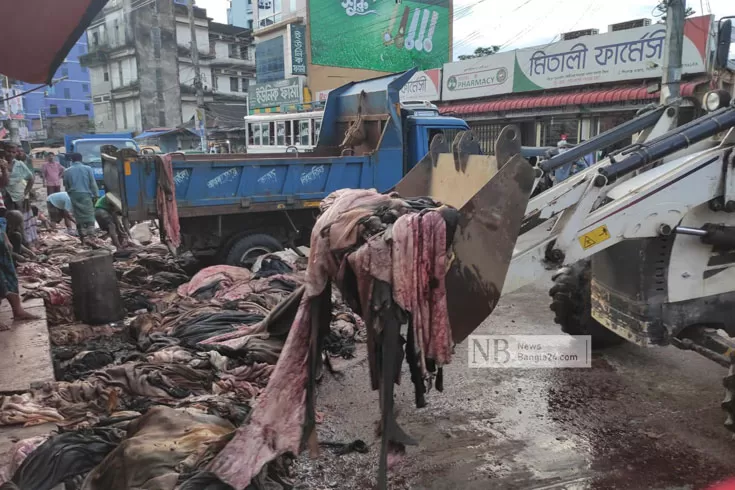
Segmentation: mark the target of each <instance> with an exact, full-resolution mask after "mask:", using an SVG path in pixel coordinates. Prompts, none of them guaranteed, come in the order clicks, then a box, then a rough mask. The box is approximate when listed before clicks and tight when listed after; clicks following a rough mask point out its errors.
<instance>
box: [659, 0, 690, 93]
mask: <svg viewBox="0 0 735 490" xmlns="http://www.w3.org/2000/svg"><path fill="white" fill-rule="evenodd" d="M664 1H665V2H666V7H667V8H666V44H665V50H664V61H663V63H664V67H663V68H664V70H663V76H662V78H661V103H662V104H669V103H670V102H671V101H672V100H673V99H677V98H679V97H680V91H679V85H680V83H681V53H682V50H683V49H684V22H685V18H684V17H685V12H686V0H664Z"/></svg>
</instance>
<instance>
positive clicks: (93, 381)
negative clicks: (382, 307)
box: [0, 235, 366, 490]
mask: <svg viewBox="0 0 735 490" xmlns="http://www.w3.org/2000/svg"><path fill="white" fill-rule="evenodd" d="M52 236H53V235H52ZM53 240H56V239H55V238H54V239H53ZM53 240H52V241H53ZM60 242H62V243H65V242H66V240H65V239H61V240H60ZM54 243H55V242H54ZM53 246H55V245H53ZM300 264H301V260H293V256H292V253H289V252H282V253H278V254H271V255H268V256H264V257H262V258H261V260H259V261H258V262H257V267H254V268H253V269H254V270H255V272H253V271H251V270H246V269H241V268H236V267H229V266H214V267H209V268H205V269H202V270H201V271H199V272H197V273H196V274H194V275H193V277H192V276H191V275H190V274H191V270H192V268H193V267H191V264H189V263H188V261H187V260H185V259H181V258H176V259H175V258H173V257H172V256H170V255H169V254H168V252H167V250H166V248H165V247H163V246H160V245H153V246H149V247H147V248H146V249H145V250H142V249H132V250H119V251H117V252H115V269H116V271H117V274H118V278H119V282H120V287H121V290H122V291H123V295H124V296H125V295H126V294H127V293H130V298H131V299H130V304H128V303H127V301H126V307H127V309H128V312H129V313H130V314H131V316H130V317H129V318H128V319H127V320H126V321H125V322H121V323H119V324H114V325H100V326H90V325H81V324H75V323H70V321H71V317H69V316H65V314H63V310H62V307H63V306H69V308H70V309H71V307H70V305H71V291H70V289H67V288H69V278H68V276H67V275H66V274H67V269H68V267H67V266H66V265H65V264H63V263H61V262H56V261H54V262H53V263H52V262H51V260H48V261H45V262H43V263H38V262H28V263H24V264H21V265H20V266H19V275H20V276H21V278H22V279H21V280H22V282H23V284H24V288H25V291H26V295H27V296H32V297H42V298H44V300H45V301H46V305H47V311H48V317H49V319H51V318H53V319H54V321H53V322H52V321H49V323H50V327H49V333H50V338H51V342H52V354H53V358H54V368H55V375H56V379H57V381H55V382H49V383H45V384H43V385H40V386H35V387H33V388H32V389H31V390H29V391H28V392H25V393H19V394H15V395H6V396H0V425H16V424H17V425H24V426H30V425H37V424H44V423H49V424H52V425H53V426H55V427H56V429H55V430H54V431H53V432H50V433H49V434H47V435H45V436H43V437H34V438H30V439H26V440H20V441H18V442H17V443H15V444H14V445H13V447H12V449H11V450H10V452H9V453H7V454H6V458H5V460H0V489H3V490H8V489H23V490H25V489H31V488H33V489H49V490H50V489H52V488H55V487H56V486H57V485H59V484H62V483H63V484H65V487H64V488H66V489H67V490H70V489H85V490H97V489H99V490H102V489H112V490H124V489H129V488H156V489H160V490H168V489H170V490H173V489H174V488H182V489H200V488H208V489H210V490H217V489H222V490H225V489H227V490H230V489H231V488H233V487H230V486H229V485H228V484H226V483H224V482H223V481H222V480H221V479H220V478H219V477H218V476H216V475H215V474H213V473H212V472H210V471H209V470H208V468H209V465H210V464H211V462H212V460H213V458H214V457H215V456H216V455H217V454H218V453H219V452H220V451H221V450H222V448H224V447H225V446H226V445H227V443H228V442H229V441H230V440H231V438H232V437H233V436H234V434H235V430H236V429H237V428H238V427H243V426H244V424H247V423H248V420H249V417H250V415H251V412H252V407H253V405H254V404H255V400H257V399H258V398H259V397H260V396H262V394H263V392H264V390H265V388H266V386H267V385H268V383H269V381H270V379H271V377H272V376H273V373H274V370H275V369H276V363H277V362H278V359H279V357H280V356H281V354H282V352H283V349H284V346H285V345H286V343H287V342H288V339H289V338H290V335H289V331H290V329H291V322H290V321H288V322H284V321H282V320H281V319H282V316H281V312H282V311H283V310H284V309H286V310H288V309H289V308H292V307H293V305H296V306H298V302H296V303H294V300H293V298H297V297H300V296H299V291H303V290H304V288H305V281H306V278H307V275H306V273H305V272H304V270H303V268H302V267H300ZM133 293H135V294H139V295H140V296H139V297H135V299H133ZM333 295H334V311H333V316H334V320H333V322H332V327H331V328H330V327H329V326H327V330H329V338H330V339H331V340H330V342H329V343H328V344H329V346H328V347H329V348H327V349H325V354H324V355H325V356H326V357H327V358H328V356H330V355H331V356H341V357H351V356H352V355H353V354H354V350H355V344H356V343H357V342H360V341H363V340H364V339H365V337H366V333H365V327H364V324H363V322H362V320H361V319H360V318H359V317H358V316H356V315H355V314H354V313H353V312H352V310H351V309H350V308H349V306H347V305H346V304H345V303H344V302H343V301H342V300H341V297H340V296H339V293H338V292H336V291H335V292H334V293H333ZM136 312H137V314H135V315H132V314H133V313H136ZM327 313H328V314H327V318H329V316H330V315H329V312H327ZM326 344H327V343H325V346H326ZM320 356H321V353H320ZM289 461H290V456H289V455H283V456H280V457H274V458H270V459H269V461H267V462H265V463H264V464H263V465H261V469H259V471H257V472H255V473H254V474H253V475H252V478H251V480H252V486H251V487H248V488H272V489H278V488H283V489H286V488H291V484H290V480H289V479H288V462H289ZM246 486H247V485H246ZM243 488H245V487H243Z"/></svg>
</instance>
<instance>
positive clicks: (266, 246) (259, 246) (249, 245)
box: [225, 233, 283, 268]
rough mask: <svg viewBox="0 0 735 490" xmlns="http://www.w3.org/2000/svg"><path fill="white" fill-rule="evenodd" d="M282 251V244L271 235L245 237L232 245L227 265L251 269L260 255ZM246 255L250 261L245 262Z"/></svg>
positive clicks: (258, 234) (259, 234) (226, 261)
mask: <svg viewBox="0 0 735 490" xmlns="http://www.w3.org/2000/svg"><path fill="white" fill-rule="evenodd" d="M281 250H283V246H282V245H281V242H279V241H278V240H276V239H275V238H273V237H272V236H270V235H266V234H264V233H257V234H255V235H245V236H244V237H242V238H239V239H237V240H235V242H234V243H233V244H232V246H231V247H230V250H229V251H228V252H227V258H226V259H225V263H226V264H227V265H234V266H236V267H247V268H250V267H252V266H253V264H254V263H255V259H256V258H257V257H258V256H259V255H264V254H266V253H273V252H280V251H281ZM249 252H250V254H249ZM246 255H248V256H249V257H248V259H246V260H243V257H244V256H246Z"/></svg>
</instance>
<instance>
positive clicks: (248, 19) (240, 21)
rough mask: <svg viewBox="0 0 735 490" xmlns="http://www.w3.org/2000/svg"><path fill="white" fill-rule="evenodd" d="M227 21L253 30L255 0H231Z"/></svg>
mask: <svg viewBox="0 0 735 490" xmlns="http://www.w3.org/2000/svg"><path fill="white" fill-rule="evenodd" d="M227 23H228V24H230V25H233V26H236V27H241V28H243V29H250V30H251V31H252V30H253V0H230V8H228V9H227Z"/></svg>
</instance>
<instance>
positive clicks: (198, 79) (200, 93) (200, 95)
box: [187, 0, 207, 151]
mask: <svg viewBox="0 0 735 490" xmlns="http://www.w3.org/2000/svg"><path fill="white" fill-rule="evenodd" d="M187 4H188V7H189V29H190V30H191V61H192V63H193V64H194V87H195V88H196V93H197V111H196V112H195V113H194V121H195V122H196V121H197V120H200V123H201V125H202V134H201V145H202V151H207V123H206V121H207V114H206V112H205V111H204V89H203V84H202V72H201V69H200V67H199V47H198V46H197V35H196V23H195V20H194V0H188V2H187ZM200 115H201V119H200V118H199V116H200Z"/></svg>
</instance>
